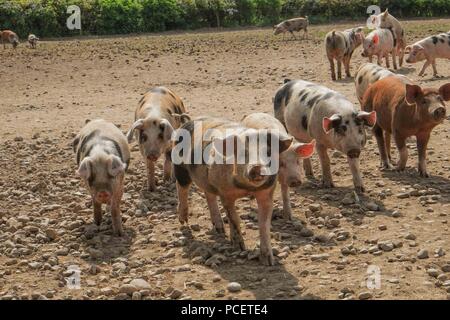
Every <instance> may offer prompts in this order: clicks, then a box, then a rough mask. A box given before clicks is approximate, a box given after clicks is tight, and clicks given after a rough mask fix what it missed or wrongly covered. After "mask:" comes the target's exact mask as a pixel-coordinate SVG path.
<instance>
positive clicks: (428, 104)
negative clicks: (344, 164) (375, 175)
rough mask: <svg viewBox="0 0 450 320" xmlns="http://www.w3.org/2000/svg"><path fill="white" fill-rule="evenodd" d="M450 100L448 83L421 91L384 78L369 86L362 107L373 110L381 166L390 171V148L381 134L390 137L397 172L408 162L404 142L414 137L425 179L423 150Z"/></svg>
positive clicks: (374, 130) (426, 175)
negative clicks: (393, 142)
mask: <svg viewBox="0 0 450 320" xmlns="http://www.w3.org/2000/svg"><path fill="white" fill-rule="evenodd" d="M448 100H450V83H447V84H445V85H442V86H441V87H440V88H439V89H433V88H422V87H420V86H418V85H415V84H409V83H406V84H405V83H404V81H402V79H400V78H397V77H388V78H385V79H382V80H379V81H377V82H375V83H374V84H372V85H371V86H369V88H368V89H367V91H366V93H365V94H364V98H363V104H362V108H363V110H365V111H376V112H377V121H376V124H375V126H374V127H373V132H374V135H375V137H376V139H377V143H378V148H379V151H380V157H381V165H382V167H383V168H385V169H391V168H392V165H391V159H390V145H387V144H386V143H385V140H384V135H383V133H385V134H387V135H388V137H389V138H390V135H391V134H392V135H393V137H394V141H395V144H396V145H397V148H398V150H399V154H400V160H399V161H398V163H397V170H398V171H403V170H404V169H405V167H406V162H407V160H408V149H407V147H406V139H407V138H408V137H410V136H416V138H417V150H418V153H419V173H420V175H421V176H422V177H428V176H429V175H428V172H427V167H426V150H427V145H428V141H429V140H430V135H431V131H432V130H433V128H434V127H435V126H437V125H438V124H440V123H442V122H443V121H444V119H445V116H446V106H445V103H444V101H448Z"/></svg>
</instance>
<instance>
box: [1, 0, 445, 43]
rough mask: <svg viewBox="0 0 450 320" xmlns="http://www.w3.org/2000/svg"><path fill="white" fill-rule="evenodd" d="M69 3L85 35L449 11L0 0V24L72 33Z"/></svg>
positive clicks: (409, 2) (291, 3)
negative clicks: (385, 12) (78, 10)
mask: <svg viewBox="0 0 450 320" xmlns="http://www.w3.org/2000/svg"><path fill="white" fill-rule="evenodd" d="M72 4H75V5H78V6H79V7H80V8H81V18H82V29H83V33H85V34H124V33H139V32H155V31H165V30H173V29H194V28H201V27H217V26H220V27H231V26H249V25H256V26H264V25H271V24H274V23H276V22H278V21H280V20H282V19H285V18H290V17H296V16H305V15H308V16H309V18H310V21H311V22H312V23H317V22H326V21H331V20H333V19H342V18H345V19H357V18H363V17H367V16H368V15H367V13H366V11H367V7H368V6H369V5H372V4H376V5H379V6H380V7H381V8H382V9H384V8H389V10H390V12H391V13H392V14H394V15H395V16H398V17H402V18H405V17H437V16H448V15H450V0H0V29H12V30H15V31H16V32H18V33H19V35H20V36H21V37H24V36H26V35H27V34H28V33H29V32H33V33H36V34H37V35H39V36H41V37H50V36H64V35H71V34H77V33H78V32H76V31H70V30H68V29H67V28H66V19H67V17H68V16H69V15H68V14H67V13H66V10H67V7H68V6H69V5H72Z"/></svg>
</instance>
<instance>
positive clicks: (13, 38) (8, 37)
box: [0, 30, 19, 49]
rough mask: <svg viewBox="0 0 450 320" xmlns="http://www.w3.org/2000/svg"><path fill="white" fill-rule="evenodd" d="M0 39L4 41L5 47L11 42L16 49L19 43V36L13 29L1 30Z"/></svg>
mask: <svg viewBox="0 0 450 320" xmlns="http://www.w3.org/2000/svg"><path fill="white" fill-rule="evenodd" d="M0 40H1V42H2V43H3V49H6V44H7V43H10V44H11V45H12V46H13V48H14V49H15V48H17V46H18V45H19V37H18V36H17V34H15V33H14V32H12V31H11V30H3V31H0Z"/></svg>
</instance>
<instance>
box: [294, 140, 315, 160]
mask: <svg viewBox="0 0 450 320" xmlns="http://www.w3.org/2000/svg"><path fill="white" fill-rule="evenodd" d="M315 146H316V140H313V141H311V142H310V143H300V145H299V146H297V147H296V148H295V153H296V154H297V155H298V156H299V157H300V158H309V157H311V156H312V154H313V153H314V147H315Z"/></svg>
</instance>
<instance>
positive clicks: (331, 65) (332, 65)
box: [328, 58, 336, 81]
mask: <svg viewBox="0 0 450 320" xmlns="http://www.w3.org/2000/svg"><path fill="white" fill-rule="evenodd" d="M328 61H330V70H331V80H333V81H336V73H335V72H334V59H333V58H328Z"/></svg>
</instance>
